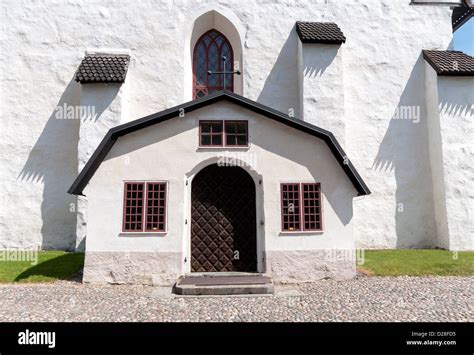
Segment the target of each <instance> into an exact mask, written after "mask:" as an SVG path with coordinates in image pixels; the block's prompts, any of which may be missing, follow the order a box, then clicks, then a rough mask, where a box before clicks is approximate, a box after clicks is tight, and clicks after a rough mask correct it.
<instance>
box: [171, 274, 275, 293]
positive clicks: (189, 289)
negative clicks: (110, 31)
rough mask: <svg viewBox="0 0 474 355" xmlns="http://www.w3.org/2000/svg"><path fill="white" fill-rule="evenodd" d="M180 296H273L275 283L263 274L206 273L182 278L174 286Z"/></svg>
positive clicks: (175, 291) (174, 291) (174, 290)
mask: <svg viewBox="0 0 474 355" xmlns="http://www.w3.org/2000/svg"><path fill="white" fill-rule="evenodd" d="M173 293H175V294H178V295H190V296H199V295H206V296H209V295H250V294H252V295H257V294H273V281H272V279H271V278H270V277H268V276H264V275H261V274H248V273H242V274H241V273H225V274H221V273H205V274H197V275H195V274H192V275H185V276H181V277H180V278H179V279H178V281H176V284H175V285H174V286H173Z"/></svg>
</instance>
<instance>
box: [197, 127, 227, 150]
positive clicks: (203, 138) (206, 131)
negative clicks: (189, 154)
mask: <svg viewBox="0 0 474 355" xmlns="http://www.w3.org/2000/svg"><path fill="white" fill-rule="evenodd" d="M222 126H223V123H222V121H212V122H207V121H203V122H200V123H199V130H200V137H199V139H200V141H199V143H200V145H202V146H222Z"/></svg>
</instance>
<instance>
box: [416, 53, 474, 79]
mask: <svg viewBox="0 0 474 355" xmlns="http://www.w3.org/2000/svg"><path fill="white" fill-rule="evenodd" d="M423 58H425V60H426V61H427V62H428V63H429V64H430V65H431V66H432V67H433V69H434V70H435V71H436V73H437V74H438V75H461V76H474V57H471V56H470V55H467V54H465V53H463V52H459V51H437V50H423Z"/></svg>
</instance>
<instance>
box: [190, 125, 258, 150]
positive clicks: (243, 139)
mask: <svg viewBox="0 0 474 355" xmlns="http://www.w3.org/2000/svg"><path fill="white" fill-rule="evenodd" d="M248 136H249V135H248V122H247V121H242V120H240V121H199V146H200V147H248V141H249V139H248Z"/></svg>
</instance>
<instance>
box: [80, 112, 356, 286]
mask: <svg viewBox="0 0 474 355" xmlns="http://www.w3.org/2000/svg"><path fill="white" fill-rule="evenodd" d="M209 119H245V120H248V122H249V142H250V147H249V148H248V150H247V149H245V150H242V149H240V148H239V149H234V150H232V149H230V150H229V149H220V148H199V147H198V127H199V126H198V122H199V120H209ZM226 156H227V157H228V158H231V159H235V160H236V161H237V164H240V166H241V167H242V168H243V169H245V170H246V171H248V173H249V174H250V176H251V177H252V179H253V180H254V183H255V188H256V210H257V227H256V228H257V256H258V271H259V272H266V273H269V274H272V275H274V276H275V277H277V276H278V277H280V279H281V282H291V281H297V279H295V275H297V274H298V269H299V268H300V267H301V265H309V266H311V267H312V269H314V268H316V267H318V268H320V269H321V272H320V273H315V274H314V275H313V278H318V277H319V278H322V277H327V276H328V275H332V276H334V277H341V278H344V277H345V278H347V277H352V276H354V274H355V259H354V257H353V255H352V254H351V253H354V238H353V233H352V228H353V227H352V222H351V220H352V199H353V197H354V196H355V195H357V192H356V190H355V189H354V187H353V186H352V183H351V182H350V180H349V179H348V178H347V176H346V175H345V173H344V172H343V170H342V168H341V167H340V165H339V164H338V162H337V161H336V159H335V158H334V157H333V155H332V153H331V152H330V150H329V148H328V147H327V145H326V143H325V142H323V141H322V140H320V139H318V138H315V137H312V136H309V135H307V134H306V133H303V132H300V131H297V130H295V129H293V128H289V127H287V126H285V125H282V124H280V123H277V122H274V121H272V120H270V119H268V118H266V117H261V116H259V115H256V114H254V113H253V112H250V111H247V110H245V109H242V108H240V107H238V106H236V105H234V104H230V103H217V104H213V105H211V106H208V107H206V108H202V109H199V110H197V111H194V112H191V113H189V114H186V116H185V117H184V118H180V117H177V118H174V119H171V120H168V121H165V122H162V123H159V124H157V125H154V126H152V127H148V128H147V129H144V130H139V131H137V132H134V133H131V134H128V135H126V136H124V137H121V138H119V139H118V140H117V142H116V143H115V145H114V146H113V148H112V150H111V151H110V152H109V154H108V156H107V157H106V158H105V160H104V161H103V162H102V164H101V165H100V167H99V169H98V170H97V171H96V173H95V175H94V176H93V177H92V179H91V180H90V182H89V184H88V186H87V187H86V189H85V190H84V194H85V195H86V196H87V200H88V216H89V219H88V225H87V239H86V250H87V254H86V264H85V271H84V280H85V281H90V282H99V281H102V282H104V281H110V280H113V279H114V277H115V280H116V282H129V281H130V279H127V278H125V275H123V272H121V270H122V271H123V270H125V269H127V270H128V268H129V269H130V270H132V271H131V273H132V274H134V275H136V280H137V282H141V281H143V280H148V281H150V280H154V281H153V282H155V283H159V282H165V280H167V279H169V278H170V277H171V276H170V275H169V273H168V272H166V273H161V274H160V273H159V272H157V271H155V273H154V274H153V275H151V274H150V273H149V270H151V269H152V266H151V264H152V263H153V261H147V258H146V257H145V256H144V255H146V253H156V255H155V257H156V258H157V259H158V258H160V255H163V257H164V258H165V260H167V262H169V263H170V269H169V270H172V271H170V273H171V274H172V273H173V272H180V273H188V272H190V263H189V260H190V247H189V246H190V228H191V222H190V221H191V216H190V204H191V197H190V196H191V188H192V181H193V177H194V176H195V175H196V174H197V173H198V172H199V171H200V170H201V169H202V168H204V167H205V166H207V165H209V164H212V163H218V164H219V161H220V162H221V163H222V162H225V161H224V160H222V157H226ZM169 157H173V158H172V159H168V158H169ZM227 162H230V163H234V161H231V160H227ZM247 164H248V165H247ZM242 165H243V166H242ZM130 180H145V181H146V180H148V181H168V202H167V206H168V208H167V213H168V216H167V218H168V222H167V223H168V231H167V233H163V234H152V233H123V232H121V228H122V213H123V184H124V181H130ZM186 181H187V182H188V184H187V185H186ZM260 181H261V184H260ZM284 182H320V183H321V189H322V193H323V203H322V204H323V232H286V233H285V232H281V214H280V213H281V207H280V184H281V183H284ZM186 221H187V223H186ZM338 251H339V254H341V253H344V252H345V253H346V254H347V255H346V259H343V260H339V259H341V258H340V255H339V254H338V255H333V254H332V253H338ZM301 253H302V254H303V255H305V257H304V258H301V260H300V262H299V263H295V268H296V269H293V268H292V267H291V265H286V266H285V267H282V262H283V260H284V258H283V256H285V255H286V260H289V259H290V258H292V257H296V256H297V255H299V254H301ZM324 253H327V255H326V254H324ZM323 256H326V258H323ZM311 257H316V258H317V259H316V260H312V261H311ZM185 258H186V260H187V261H186V262H184V259H185ZM120 260H122V261H123V262H124V264H122V262H121V261H120ZM124 260H125V261H124ZM333 260H334V261H333ZM156 262H157V263H160V261H158V260H156ZM176 262H178V264H176ZM341 263H342V264H345V265H346V267H345V269H344V270H341V271H340V272H339V271H338V269H337V268H334V269H332V271H327V272H324V268H325V267H326V266H327V265H338V264H341ZM119 264H120V265H121V266H119ZM114 265H115V267H114ZM124 265H128V266H124ZM298 265H299V266H298ZM116 269H117V270H118V271H117V270H116ZM158 269H160V268H158ZM140 270H141V271H140ZM173 270H174V271H173ZM308 270H310V269H308ZM140 272H142V274H140V275H141V276H137V275H138V274H137V273H140ZM110 275H114V276H113V277H112V276H110ZM173 276H176V277H177V276H179V273H178V274H175V275H173ZM302 277H303V278H304V281H308V280H307V279H306V274H304V276H303V275H302ZM127 280H128V281H127ZM139 280H141V281H139ZM150 282H151V281H150Z"/></svg>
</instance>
